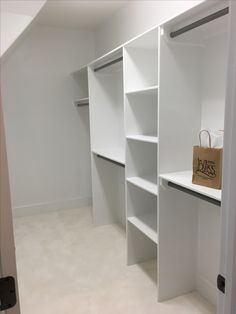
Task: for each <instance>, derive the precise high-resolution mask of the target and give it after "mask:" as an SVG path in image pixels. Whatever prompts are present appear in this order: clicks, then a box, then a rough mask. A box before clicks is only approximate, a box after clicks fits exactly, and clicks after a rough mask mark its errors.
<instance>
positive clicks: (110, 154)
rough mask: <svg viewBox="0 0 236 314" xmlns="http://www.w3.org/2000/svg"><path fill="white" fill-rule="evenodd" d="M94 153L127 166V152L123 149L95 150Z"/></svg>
mask: <svg viewBox="0 0 236 314" xmlns="http://www.w3.org/2000/svg"><path fill="white" fill-rule="evenodd" d="M93 153H94V154H96V155H99V156H102V157H104V158H106V159H109V160H111V161H114V162H116V163H118V164H122V165H125V152H124V150H123V149H121V148H109V149H107V148H105V149H94V150H93Z"/></svg>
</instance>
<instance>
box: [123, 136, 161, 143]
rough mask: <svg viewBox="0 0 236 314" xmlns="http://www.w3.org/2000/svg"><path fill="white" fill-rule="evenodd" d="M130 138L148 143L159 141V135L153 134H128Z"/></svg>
mask: <svg viewBox="0 0 236 314" xmlns="http://www.w3.org/2000/svg"><path fill="white" fill-rule="evenodd" d="M126 138H127V139H129V140H135V141H140V142H146V143H154V144H157V143H158V137H157V136H151V135H128V136H126Z"/></svg>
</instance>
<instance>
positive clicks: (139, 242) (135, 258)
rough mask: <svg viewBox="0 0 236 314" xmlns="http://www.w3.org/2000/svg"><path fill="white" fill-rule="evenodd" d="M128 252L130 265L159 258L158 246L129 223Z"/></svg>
mask: <svg viewBox="0 0 236 314" xmlns="http://www.w3.org/2000/svg"><path fill="white" fill-rule="evenodd" d="M127 251H128V254H127V255H128V256H127V262H128V265H133V264H138V263H142V262H145V261H147V260H151V259H154V258H156V257H157V244H156V243H155V242H154V241H153V240H151V239H150V238H149V237H148V236H147V235H145V234H144V233H143V232H142V231H141V230H140V229H138V228H137V226H134V225H133V224H132V223H130V222H129V221H128V223H127Z"/></svg>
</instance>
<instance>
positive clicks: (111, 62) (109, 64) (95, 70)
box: [94, 57, 123, 72]
mask: <svg viewBox="0 0 236 314" xmlns="http://www.w3.org/2000/svg"><path fill="white" fill-rule="evenodd" d="M121 61H123V57H119V58H117V59H115V60H112V61H109V62H107V63H105V64H103V65H101V66H99V67H97V68H95V69H94V72H97V71H100V70H102V69H104V68H106V67H109V66H111V65H113V64H115V63H118V62H121Z"/></svg>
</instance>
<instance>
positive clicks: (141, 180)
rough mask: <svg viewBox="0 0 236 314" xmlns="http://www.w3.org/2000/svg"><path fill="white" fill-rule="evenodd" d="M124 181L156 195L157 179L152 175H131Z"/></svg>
mask: <svg viewBox="0 0 236 314" xmlns="http://www.w3.org/2000/svg"><path fill="white" fill-rule="evenodd" d="M126 181H127V182H129V183H131V184H133V185H135V186H137V187H139V188H141V189H143V190H145V191H147V192H149V193H151V194H154V195H157V179H156V178H155V177H154V176H146V177H131V178H127V179H126Z"/></svg>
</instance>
